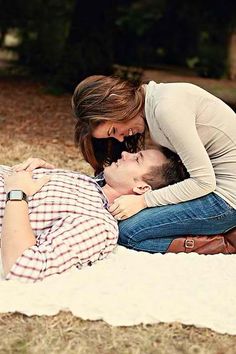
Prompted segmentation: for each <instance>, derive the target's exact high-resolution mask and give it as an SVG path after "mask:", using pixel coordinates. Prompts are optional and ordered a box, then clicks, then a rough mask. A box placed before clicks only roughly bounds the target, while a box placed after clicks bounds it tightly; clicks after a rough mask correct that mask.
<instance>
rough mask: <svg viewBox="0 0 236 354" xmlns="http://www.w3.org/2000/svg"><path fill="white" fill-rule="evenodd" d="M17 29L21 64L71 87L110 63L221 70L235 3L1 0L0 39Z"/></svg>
mask: <svg viewBox="0 0 236 354" xmlns="http://www.w3.org/2000/svg"><path fill="white" fill-rule="evenodd" d="M10 29H14V30H15V31H17V33H18V36H19V45H18V47H17V51H18V54H19V61H20V63H21V64H23V65H26V66H28V67H29V68H30V70H31V72H32V73H33V74H38V75H40V76H47V78H50V83H51V84H52V85H60V86H62V87H64V88H66V89H71V88H73V87H74V86H75V84H76V83H77V82H78V81H79V80H81V79H83V78H84V77H86V76H88V75H91V74H95V73H96V74H99V73H100V74H110V73H112V71H113V64H115V63H116V64H120V65H126V66H130V65H132V66H135V67H143V66H157V65H160V64H168V65H180V66H185V67H190V68H192V69H195V70H196V72H197V73H198V74H199V75H202V76H206V77H221V76H223V75H224V74H225V73H226V71H227V55H228V42H229V37H230V35H231V33H232V32H233V31H235V30H236V2H235V1H230V0H225V1H224V2H216V1H215V0H214V1H213V0H204V1H203V0H192V1H191V2H190V1H189V0H134V1H131V0H100V1H97V2H94V1H91V0H86V1H79V0H47V1H45V0H33V1H32V0H8V1H5V0H0V45H3V38H4V36H5V34H6V33H7V32H8V31H9V30H10Z"/></svg>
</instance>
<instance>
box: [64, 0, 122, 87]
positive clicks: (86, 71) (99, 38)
mask: <svg viewBox="0 0 236 354" xmlns="http://www.w3.org/2000/svg"><path fill="white" fill-rule="evenodd" d="M116 5H117V0H100V1H99V2H94V1H91V0H86V1H80V0H76V1H75V7H74V11H73V15H72V19H71V26H70V31H69V35H68V38H67V41H66V45H65V49H64V53H63V56H62V63H61V68H60V72H59V75H60V76H58V77H57V79H58V81H59V83H60V82H61V83H62V84H63V85H64V86H65V87H66V88H69V89H71V88H73V87H74V86H75V85H76V84H77V83H78V81H80V80H81V79H83V78H85V77H86V76H89V75H93V74H110V73H111V72H112V64H113V51H114V50H113V45H114V43H113V32H114V25H115V24H114V22H115V11H116Z"/></svg>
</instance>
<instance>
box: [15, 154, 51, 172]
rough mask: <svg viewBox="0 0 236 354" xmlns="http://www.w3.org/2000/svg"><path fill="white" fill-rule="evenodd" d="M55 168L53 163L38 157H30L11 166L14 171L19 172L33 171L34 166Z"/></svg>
mask: <svg viewBox="0 0 236 354" xmlns="http://www.w3.org/2000/svg"><path fill="white" fill-rule="evenodd" d="M40 167H43V168H49V169H50V168H55V166H54V165H52V164H51V163H48V162H46V161H44V160H42V159H39V158H33V157H30V158H29V159H27V160H25V161H23V162H22V163H19V164H17V165H14V166H13V169H14V171H16V172H20V171H29V172H31V171H33V170H35V169H36V168H40Z"/></svg>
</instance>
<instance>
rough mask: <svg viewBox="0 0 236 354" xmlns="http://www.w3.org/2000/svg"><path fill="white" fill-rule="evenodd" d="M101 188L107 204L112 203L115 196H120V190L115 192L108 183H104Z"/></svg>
mask: <svg viewBox="0 0 236 354" xmlns="http://www.w3.org/2000/svg"><path fill="white" fill-rule="evenodd" d="M102 190H103V193H104V194H105V196H106V197H107V199H108V202H109V204H112V203H113V202H114V200H115V199H116V198H118V197H120V196H121V193H120V192H117V191H116V190H115V189H113V188H112V187H111V186H109V185H108V184H105V186H103V187H102Z"/></svg>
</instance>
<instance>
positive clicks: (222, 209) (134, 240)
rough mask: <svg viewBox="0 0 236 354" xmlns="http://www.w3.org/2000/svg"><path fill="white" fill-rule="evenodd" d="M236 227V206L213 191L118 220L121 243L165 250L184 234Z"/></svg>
mask: <svg viewBox="0 0 236 354" xmlns="http://www.w3.org/2000/svg"><path fill="white" fill-rule="evenodd" d="M235 226H236V209H233V208H232V207H231V206H230V205H229V204H228V203H226V202H225V201H224V200H223V199H222V198H220V197H219V196H218V195H216V194H214V193H210V194H208V195H206V196H204V197H201V198H198V199H194V200H190V201H188V202H184V203H179V204H174V205H165V206H160V207H154V208H147V209H144V210H143V211H141V212H140V213H138V214H136V215H134V216H132V217H131V218H129V219H127V220H124V221H121V222H120V223H119V240H118V243H119V244H120V245H122V246H125V247H128V248H132V249H135V250H138V251H147V252H150V253H156V252H165V251H166V250H167V248H168V247H169V245H170V243H171V241H173V240H174V239H175V238H177V237H180V236H183V235H214V234H218V233H223V232H226V231H228V230H230V229H232V228H233V227H235Z"/></svg>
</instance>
